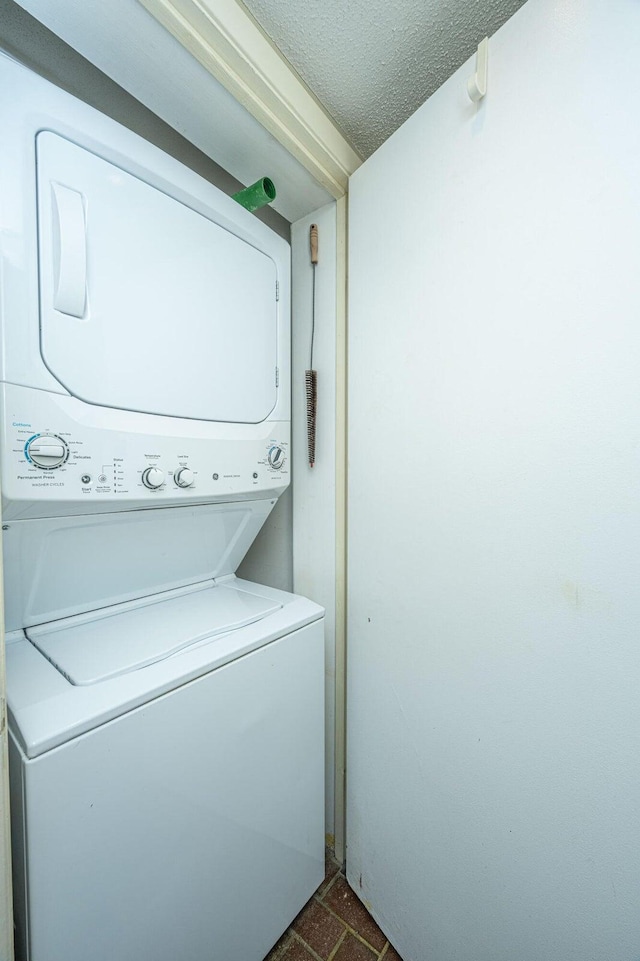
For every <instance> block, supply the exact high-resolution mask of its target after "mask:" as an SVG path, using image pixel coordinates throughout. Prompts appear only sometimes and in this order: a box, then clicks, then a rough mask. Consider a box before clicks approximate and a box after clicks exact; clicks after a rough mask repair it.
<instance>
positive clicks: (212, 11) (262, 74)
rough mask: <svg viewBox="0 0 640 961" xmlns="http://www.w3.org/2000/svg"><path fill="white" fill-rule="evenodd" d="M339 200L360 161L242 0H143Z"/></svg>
mask: <svg viewBox="0 0 640 961" xmlns="http://www.w3.org/2000/svg"><path fill="white" fill-rule="evenodd" d="M138 2H139V3H141V4H142V6H144V7H145V8H146V10H148V12H149V13H150V14H151V15H152V16H153V17H155V19H156V20H157V21H158V22H159V23H161V24H162V26H164V27H165V29H167V30H168V31H169V32H170V33H171V34H172V35H173V36H174V37H175V38H176V39H177V40H178V41H179V42H180V43H181V44H182V46H183V47H185V48H186V49H187V50H188V51H189V52H190V53H191V54H192V56H194V57H195V58H196V59H197V60H198V61H199V62H200V63H201V64H202V65H203V66H204V67H205V69H206V70H208V71H209V73H211V74H212V75H213V76H214V77H215V78H216V80H218V81H219V82H220V83H221V84H222V85H223V86H224V87H226V89H227V90H228V91H229V92H230V93H231V94H233V96H234V97H235V98H236V100H238V101H239V102H240V103H241V104H242V105H243V106H244V107H245V108H246V110H248V111H249V113H250V114H252V116H253V117H255V118H256V120H258V121H259V122H260V123H261V124H262V126H263V127H265V128H266V129H267V130H268V131H269V132H270V133H271V134H272V135H273V136H274V137H275V138H276V140H278V141H279V143H281V144H282V145H283V146H284V147H286V148H287V150H288V151H289V152H290V153H291V154H292V155H293V156H294V157H295V158H296V159H297V160H298V161H299V162H300V163H301V164H302V165H303V166H304V167H305V168H306V170H308V171H309V173H311V174H312V176H313V177H315V179H316V180H317V181H318V182H319V183H320V184H321V185H322V186H323V187H324V188H325V189H326V190H327V191H328V192H329V193H330V194H331V196H332V197H335V198H336V199H339V198H340V197H343V196H344V195H345V193H346V192H347V189H348V182H349V177H350V176H351V174H352V173H353V172H354V171H355V170H357V168H358V167H359V166H360V164H361V163H362V160H361V158H360V157H359V156H358V154H357V153H356V152H355V150H354V149H353V148H352V147H351V145H350V144H349V143H348V142H347V140H346V139H345V138H344V136H343V134H342V133H341V132H340V130H339V129H338V127H337V126H336V125H335V123H334V121H333V120H332V118H331V117H330V116H329V114H328V113H327V111H326V110H325V109H324V107H323V106H322V105H321V104H320V102H319V101H318V100H317V99H316V98H315V97H314V95H313V94H312V93H311V91H310V90H309V89H308V87H307V86H306V85H305V83H304V82H303V81H302V80H301V78H300V77H299V76H298V74H297V73H296V71H295V70H294V69H293V68H292V66H291V65H290V64H289V62H288V61H287V60H286V59H285V58H284V57H283V56H282V54H281V53H280V52H279V51H278V50H277V48H276V47H275V46H274V45H273V43H272V42H271V40H270V39H269V38H268V37H267V35H266V34H265V33H264V32H263V31H262V29H261V28H260V26H259V25H258V24H257V23H256V21H255V20H254V19H253V17H252V16H251V15H250V14H249V13H248V11H247V10H246V8H245V7H244V6H243V5H242V4H241V3H239V2H237V0H138Z"/></svg>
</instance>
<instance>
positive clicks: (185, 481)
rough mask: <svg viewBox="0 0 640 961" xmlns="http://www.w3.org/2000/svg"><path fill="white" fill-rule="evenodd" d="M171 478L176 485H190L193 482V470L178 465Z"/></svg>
mask: <svg viewBox="0 0 640 961" xmlns="http://www.w3.org/2000/svg"><path fill="white" fill-rule="evenodd" d="M173 479H174V481H175V482H176V484H177V485H178V487H191V485H192V484H193V479H194V478H193V471H192V470H189V468H188V467H180V468H178V470H177V471H174V474H173Z"/></svg>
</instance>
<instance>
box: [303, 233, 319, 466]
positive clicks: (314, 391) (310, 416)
mask: <svg viewBox="0 0 640 961" xmlns="http://www.w3.org/2000/svg"><path fill="white" fill-rule="evenodd" d="M309 246H310V249H311V268H312V270H313V290H312V294H311V356H310V359H309V370H305V372H304V383H305V389H306V392H307V446H308V449H309V467H313V465H314V464H315V462H316V410H317V406H318V375H317V373H316V371H315V370H314V369H313V340H314V337H315V332H316V265H317V263H318V225H317V224H311V227H310V228H309Z"/></svg>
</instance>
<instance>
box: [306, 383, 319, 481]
mask: <svg viewBox="0 0 640 961" xmlns="http://www.w3.org/2000/svg"><path fill="white" fill-rule="evenodd" d="M304 383H305V388H306V392H307V444H308V448H309V467H313V465H314V464H315V462H316V406H317V403H318V374H317V372H316V371H315V370H305V372H304Z"/></svg>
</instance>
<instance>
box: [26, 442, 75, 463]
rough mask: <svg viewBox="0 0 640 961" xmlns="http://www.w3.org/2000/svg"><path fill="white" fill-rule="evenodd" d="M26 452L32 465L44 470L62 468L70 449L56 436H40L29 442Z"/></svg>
mask: <svg viewBox="0 0 640 961" xmlns="http://www.w3.org/2000/svg"><path fill="white" fill-rule="evenodd" d="M25 452H26V454H27V457H28V458H29V460H30V461H31V463H32V464H35V466H36V467H40V468H41V469H42V470H55V468H56V467H61V466H62V464H64V463H65V461H66V460H67V458H68V456H69V448H68V447H67V445H66V444H65V442H64V441H63V440H62V438H61V437H57V436H56V434H38V435H37V436H36V437H32V438H31V440H29V441H27V444H26V446H25Z"/></svg>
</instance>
